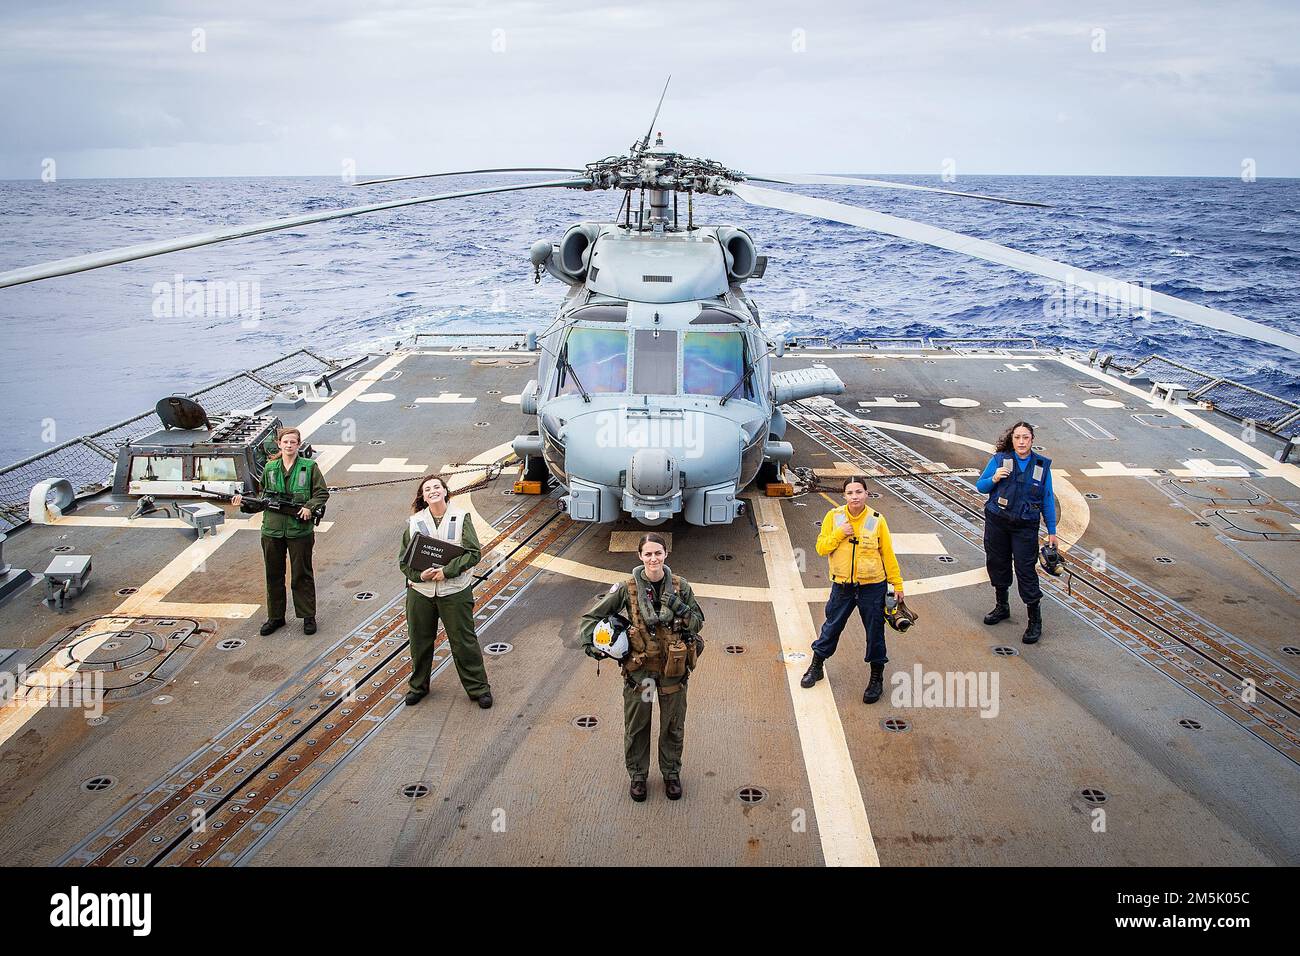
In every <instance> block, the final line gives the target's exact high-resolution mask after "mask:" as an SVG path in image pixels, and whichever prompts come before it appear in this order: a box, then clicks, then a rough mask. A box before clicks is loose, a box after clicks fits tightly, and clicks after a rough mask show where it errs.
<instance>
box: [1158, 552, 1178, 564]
mask: <svg viewBox="0 0 1300 956" xmlns="http://www.w3.org/2000/svg"><path fill="white" fill-rule="evenodd" d="M1173 563H1174V559H1173V558H1171V557H1168V556H1167V555H1163V554H1158V555H1156V564H1173Z"/></svg>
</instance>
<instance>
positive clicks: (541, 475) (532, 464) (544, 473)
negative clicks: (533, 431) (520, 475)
mask: <svg viewBox="0 0 1300 956" xmlns="http://www.w3.org/2000/svg"><path fill="white" fill-rule="evenodd" d="M550 477H551V471H550V469H549V468H547V467H546V460H545V459H544V458H541V457H537V456H533V455H529V456H528V457H527V458H526V459H524V481H540V482H542V486H543V487H545V486H546V482H547V480H548V479H549V478H550Z"/></svg>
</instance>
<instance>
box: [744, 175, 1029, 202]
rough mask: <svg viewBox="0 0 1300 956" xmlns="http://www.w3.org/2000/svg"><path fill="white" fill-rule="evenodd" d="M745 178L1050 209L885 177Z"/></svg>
mask: <svg viewBox="0 0 1300 956" xmlns="http://www.w3.org/2000/svg"><path fill="white" fill-rule="evenodd" d="M745 178H746V179H747V180H749V181H750V182H755V183H779V184H781V185H785V186H875V187H878V188H881V189H907V190H911V191H914V192H923V193H939V194H940V195H943V196H961V197H963V198H964V199H983V200H986V201H987V202H1002V203H1006V204H1007V205H1009V206H1037V207H1039V208H1040V209H1051V208H1052V207H1051V206H1049V205H1048V204H1047V203H1045V202H1034V201H1033V200H1031V199H1007V198H1006V197H1004V196H986V195H984V194H983V193H964V192H958V191H957V190H955V189H939V188H938V187H935V186H916V185H913V184H912V183H891V182H889V181H888V180H885V179H857V178H855V177H853V176H807V175H803V174H800V173H792V174H790V175H786V176H770V177H768V176H750V175H748V174H746V176H745Z"/></svg>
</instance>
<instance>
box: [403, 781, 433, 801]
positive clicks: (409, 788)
mask: <svg viewBox="0 0 1300 956" xmlns="http://www.w3.org/2000/svg"><path fill="white" fill-rule="evenodd" d="M428 795H429V785H428V784H427V783H408V784H407V785H406V786H404V787H403V788H402V796H404V797H406V798H407V799H408V800H419V799H420V798H421V797H427V796H428Z"/></svg>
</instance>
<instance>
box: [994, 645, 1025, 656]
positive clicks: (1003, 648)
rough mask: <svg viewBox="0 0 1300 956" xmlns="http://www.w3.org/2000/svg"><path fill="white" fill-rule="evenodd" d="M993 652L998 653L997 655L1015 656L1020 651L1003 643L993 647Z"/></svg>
mask: <svg viewBox="0 0 1300 956" xmlns="http://www.w3.org/2000/svg"><path fill="white" fill-rule="evenodd" d="M993 653H994V654H996V655H998V657H1017V656H1019V654H1020V652H1019V651H1018V650H1016V649H1015V648H1014V647H1007V645H1005V644H999V645H998V646H997V647H995V648H993Z"/></svg>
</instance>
